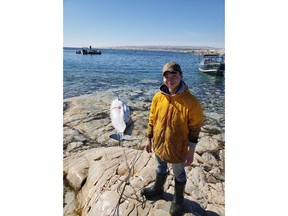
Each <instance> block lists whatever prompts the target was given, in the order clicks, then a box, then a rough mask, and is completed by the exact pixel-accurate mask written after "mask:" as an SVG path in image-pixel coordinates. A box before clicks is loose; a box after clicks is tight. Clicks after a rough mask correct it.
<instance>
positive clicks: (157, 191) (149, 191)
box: [141, 173, 167, 199]
mask: <svg viewBox="0 0 288 216" xmlns="http://www.w3.org/2000/svg"><path fill="white" fill-rule="evenodd" d="M166 178H167V174H164V175H163V174H162V175H161V174H158V173H156V179H155V183H154V185H153V186H152V187H149V188H143V189H142V190H141V196H145V197H146V199H151V198H153V197H155V196H158V195H162V194H163V192H164V190H163V185H164V183H165V181H166Z"/></svg>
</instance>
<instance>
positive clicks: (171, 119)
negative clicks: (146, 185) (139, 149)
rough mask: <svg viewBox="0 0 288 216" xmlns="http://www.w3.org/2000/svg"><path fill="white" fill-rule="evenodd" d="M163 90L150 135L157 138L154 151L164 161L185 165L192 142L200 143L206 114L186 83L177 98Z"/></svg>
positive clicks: (156, 101) (152, 111)
mask: <svg viewBox="0 0 288 216" xmlns="http://www.w3.org/2000/svg"><path fill="white" fill-rule="evenodd" d="M181 89H182V90H181ZM160 90H161V91H160V92H158V93H156V94H155V96H154V97H153V99H152V103H151V107H150V116H149V123H148V129H147V134H146V135H147V137H148V138H153V150H154V152H155V154H156V155H157V156H159V157H160V158H161V160H163V161H166V162H169V163H182V162H184V160H185V156H186V154H187V152H188V144H189V142H192V143H197V142H198V136H199V132H200V128H201V126H202V123H203V120H204V116H203V110H202V107H201V105H200V103H199V101H198V100H197V98H196V97H195V96H194V95H192V94H191V93H190V91H189V89H188V86H187V85H186V84H185V83H184V82H183V81H181V87H180V92H179V91H178V92H179V93H177V94H175V95H170V94H169V91H167V87H166V86H165V85H163V86H161V88H160Z"/></svg>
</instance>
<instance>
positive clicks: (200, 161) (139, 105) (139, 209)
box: [63, 89, 225, 216]
mask: <svg viewBox="0 0 288 216" xmlns="http://www.w3.org/2000/svg"><path fill="white" fill-rule="evenodd" d="M152 95H153V92H149V91H148V92H142V91H139V90H137V89H135V90H132V91H129V92H127V91H126V92H125V91H120V92H114V91H111V92H109V91H105V92H97V93H95V94H91V95H82V96H79V97H74V98H68V99H65V100H64V101H63V112H64V114H63V136H64V142H63V179H64V192H63V201H64V203H63V215H91V216H92V215H93V216H95V215H96V216H97V215H141V216H142V215H151V216H152V215H168V213H169V207H170V204H171V200H172V195H173V193H174V179H173V178H174V177H173V173H172V170H171V167H170V174H169V176H168V179H167V181H166V184H165V193H164V195H163V197H161V198H160V199H158V200H153V201H147V200H144V199H143V197H141V196H140V189H141V188H143V187H146V186H147V185H152V184H153V181H154V179H155V167H156V164H155V160H154V154H148V153H146V151H145V150H144V146H145V139H146V138H145V136H144V134H145V132H146V128H147V122H148V116H149V107H150V103H151V99H152ZM117 96H119V97H120V98H121V99H122V100H123V101H125V102H126V104H127V105H128V106H129V107H130V110H131V117H132V120H133V123H132V124H131V125H129V126H128V128H127V129H126V131H125V133H126V134H128V135H131V136H133V137H135V138H136V139H134V140H131V141H122V142H121V146H119V142H118V141H117V140H114V139H111V138H110V137H109V135H110V134H112V133H115V130H114V128H113V127H112V124H111V121H110V117H109V114H110V113H109V108H110V104H111V101H112V100H113V99H115V98H116V97H117ZM204 113H205V116H206V120H205V123H204V125H203V127H202V129H201V133H200V140H199V143H198V145H197V147H196V152H195V156H194V162H193V164H192V165H191V166H189V167H186V171H187V176H188V180H187V185H186V188H185V201H184V209H183V214H184V215H195V216H196V215H197V216H198V215H219V216H222V215H225V213H224V212H225V196H224V194H225V169H224V168H225V166H224V161H225V127H224V124H225V120H224V115H223V114H218V113H212V112H204Z"/></svg>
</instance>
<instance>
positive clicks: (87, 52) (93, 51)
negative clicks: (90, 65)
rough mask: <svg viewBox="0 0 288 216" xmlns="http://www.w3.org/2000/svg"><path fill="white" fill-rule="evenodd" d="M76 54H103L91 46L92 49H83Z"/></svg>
mask: <svg viewBox="0 0 288 216" xmlns="http://www.w3.org/2000/svg"><path fill="white" fill-rule="evenodd" d="M76 54H83V55H87V54H92V55H93V54H97V55H101V54H102V52H101V51H100V50H97V49H92V48H91V46H90V48H82V50H77V51H76Z"/></svg>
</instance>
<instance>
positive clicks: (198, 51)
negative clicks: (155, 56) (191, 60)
mask: <svg viewBox="0 0 288 216" xmlns="http://www.w3.org/2000/svg"><path fill="white" fill-rule="evenodd" d="M64 48H78V49H81V48H80V47H64ZM93 48H95V47H93ZM96 48H97V49H118V50H149V51H169V52H183V53H193V54H195V55H204V54H219V55H225V49H224V48H215V47H207V46H111V47H96Z"/></svg>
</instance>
